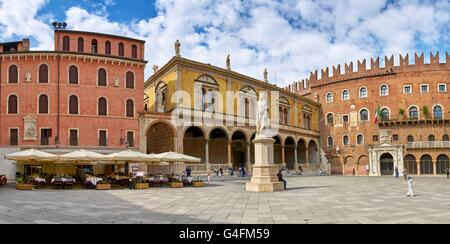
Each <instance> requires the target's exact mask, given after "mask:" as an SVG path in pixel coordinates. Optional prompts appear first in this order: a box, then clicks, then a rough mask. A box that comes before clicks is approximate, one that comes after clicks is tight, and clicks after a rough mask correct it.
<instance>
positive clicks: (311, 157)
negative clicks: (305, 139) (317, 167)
mask: <svg viewBox="0 0 450 244" xmlns="http://www.w3.org/2000/svg"><path fill="white" fill-rule="evenodd" d="M308 162H309V163H310V164H317V163H319V148H318V146H317V142H316V141H315V140H310V141H309V143H308Z"/></svg>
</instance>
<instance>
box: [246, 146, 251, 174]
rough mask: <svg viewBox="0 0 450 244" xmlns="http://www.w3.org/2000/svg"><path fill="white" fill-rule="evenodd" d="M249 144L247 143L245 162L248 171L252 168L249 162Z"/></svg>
mask: <svg viewBox="0 0 450 244" xmlns="http://www.w3.org/2000/svg"><path fill="white" fill-rule="evenodd" d="M250 146H251V142H250V143H247V160H246V161H247V162H246V164H247V165H246V166H245V167H246V168H247V171H250V170H251V168H252V162H250V158H251V153H250V151H251V150H250Z"/></svg>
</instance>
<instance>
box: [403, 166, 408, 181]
mask: <svg viewBox="0 0 450 244" xmlns="http://www.w3.org/2000/svg"><path fill="white" fill-rule="evenodd" d="M403 177H405V181H407V180H408V171H406V169H405V170H403Z"/></svg>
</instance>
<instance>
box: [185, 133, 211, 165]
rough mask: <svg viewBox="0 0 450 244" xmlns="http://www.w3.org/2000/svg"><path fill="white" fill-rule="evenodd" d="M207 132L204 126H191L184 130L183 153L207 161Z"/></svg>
mask: <svg viewBox="0 0 450 244" xmlns="http://www.w3.org/2000/svg"><path fill="white" fill-rule="evenodd" d="M205 136H206V134H205V131H204V129H203V128H202V127H199V126H191V127H187V128H185V130H184V131H183V153H184V154H186V155H189V156H193V157H197V158H201V159H202V163H204V162H206V153H205V152H206V150H205V144H206V137H205Z"/></svg>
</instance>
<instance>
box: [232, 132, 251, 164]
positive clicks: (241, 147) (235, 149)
mask: <svg viewBox="0 0 450 244" xmlns="http://www.w3.org/2000/svg"><path fill="white" fill-rule="evenodd" d="M247 142H248V140H247V135H246V133H245V132H244V131H242V130H235V131H234V132H233V133H232V134H231V156H232V157H231V160H232V163H233V168H234V169H238V168H239V167H245V166H246V162H247Z"/></svg>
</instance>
